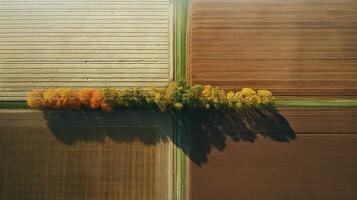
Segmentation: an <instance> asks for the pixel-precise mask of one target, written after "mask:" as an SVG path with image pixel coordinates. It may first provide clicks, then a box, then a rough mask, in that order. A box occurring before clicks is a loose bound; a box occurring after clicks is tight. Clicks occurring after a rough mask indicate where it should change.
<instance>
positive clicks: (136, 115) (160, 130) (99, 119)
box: [43, 107, 296, 166]
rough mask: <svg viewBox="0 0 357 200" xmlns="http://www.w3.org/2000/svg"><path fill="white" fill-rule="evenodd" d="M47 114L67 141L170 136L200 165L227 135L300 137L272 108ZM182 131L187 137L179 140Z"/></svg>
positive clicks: (147, 141)
mask: <svg viewBox="0 0 357 200" xmlns="http://www.w3.org/2000/svg"><path fill="white" fill-rule="evenodd" d="M43 114H44V117H45V119H46V121H47V126H48V127H49V129H50V130H51V132H52V133H53V134H54V136H55V137H56V138H57V139H58V140H59V141H61V142H62V143H65V144H67V145H74V144H76V143H79V142H104V141H105V138H110V139H111V140H113V141H114V142H116V143H129V142H133V141H140V142H142V143H143V144H145V145H156V144H158V143H160V142H166V141H169V140H171V141H172V142H173V143H174V144H175V145H176V146H177V147H178V148H180V149H182V150H183V152H184V153H185V154H186V155H187V156H188V157H189V158H190V159H191V161H192V162H193V163H195V164H196V165H198V166H202V165H204V164H206V163H207V162H208V154H209V153H210V152H211V150H212V148H216V149H218V150H220V151H223V150H224V148H225V147H226V140H227V137H229V138H231V139H232V140H233V141H236V142H238V141H246V142H254V141H255V140H256V139H257V134H259V135H262V136H263V137H266V138H270V139H272V140H275V141H279V142H289V141H290V140H293V139H295V138H296V135H295V133H294V131H293V129H292V128H291V127H290V125H289V123H288V121H287V120H286V119H285V118H284V116H282V115H281V114H280V113H279V112H278V110H276V109H275V108H273V107H269V108H261V109H256V108H249V109H243V110H239V111H213V110H183V111H180V112H171V113H167V112H166V113H161V112H158V111H155V110H133V109H124V110H120V111H116V112H112V113H107V112H102V111H94V110H44V111H43ZM174 132H175V133H174ZM178 134H181V136H183V137H181V138H185V139H186V140H185V141H182V140H181V141H180V140H178V139H177V135H178ZM175 135H176V136H175ZM174 137H176V138H174Z"/></svg>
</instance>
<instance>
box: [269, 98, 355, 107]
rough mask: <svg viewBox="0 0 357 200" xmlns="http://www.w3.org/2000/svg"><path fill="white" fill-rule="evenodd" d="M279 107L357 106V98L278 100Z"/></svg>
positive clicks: (277, 105)
mask: <svg viewBox="0 0 357 200" xmlns="http://www.w3.org/2000/svg"><path fill="white" fill-rule="evenodd" d="M275 106H276V107H279V108H284V107H288V108H357V99H331V100H326V99H321V100H320V99H313V100H310V99H309V100H307V99H304V100H276V101H275Z"/></svg>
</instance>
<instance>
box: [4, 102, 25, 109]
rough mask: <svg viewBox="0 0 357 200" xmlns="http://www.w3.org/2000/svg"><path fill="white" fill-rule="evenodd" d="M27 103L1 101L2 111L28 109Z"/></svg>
mask: <svg viewBox="0 0 357 200" xmlns="http://www.w3.org/2000/svg"><path fill="white" fill-rule="evenodd" d="M28 108H29V107H28V105H27V103H26V101H0V109H28Z"/></svg>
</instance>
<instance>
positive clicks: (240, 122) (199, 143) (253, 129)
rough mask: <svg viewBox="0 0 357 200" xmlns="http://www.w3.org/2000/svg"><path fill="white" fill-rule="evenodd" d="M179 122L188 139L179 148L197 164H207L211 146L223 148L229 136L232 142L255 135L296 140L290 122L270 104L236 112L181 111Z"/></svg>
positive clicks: (250, 139)
mask: <svg viewBox="0 0 357 200" xmlns="http://www.w3.org/2000/svg"><path fill="white" fill-rule="evenodd" d="M183 116H184V117H182V120H183V121H184V122H183V123H182V124H189V125H185V126H186V127H187V128H186V129H187V130H186V131H185V134H187V138H188V141H187V143H188V144H189V145H187V146H186V147H184V146H182V149H183V150H184V151H185V153H186V154H187V155H188V156H189V158H190V159H191V161H192V162H193V163H195V164H196V165H198V166H202V165H204V164H207V162H208V157H207V156H208V154H209V153H210V152H211V150H212V148H216V149H218V150H220V151H223V150H224V149H225V148H226V140H227V138H228V137H229V138H230V139H232V140H233V141H236V142H238V141H245V142H255V140H256V139H257V135H261V136H263V137H266V138H270V139H272V140H274V141H278V142H289V141H290V140H294V139H296V134H295V132H294V130H293V129H292V128H291V127H290V125H289V122H288V121H287V120H286V119H285V117H284V116H282V115H281V114H280V113H279V112H278V110H277V109H275V108H273V107H266V108H260V109H256V108H249V109H243V110H239V111H224V112H217V111H209V110H200V111H198V110H191V111H187V112H185V113H184V115H183Z"/></svg>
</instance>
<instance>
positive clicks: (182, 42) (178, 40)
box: [175, 0, 189, 80]
mask: <svg viewBox="0 0 357 200" xmlns="http://www.w3.org/2000/svg"><path fill="white" fill-rule="evenodd" d="M188 6H189V0H176V1H175V79H176V80H183V79H185V78H186V31H187V18H188V16H187V15H188Z"/></svg>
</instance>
